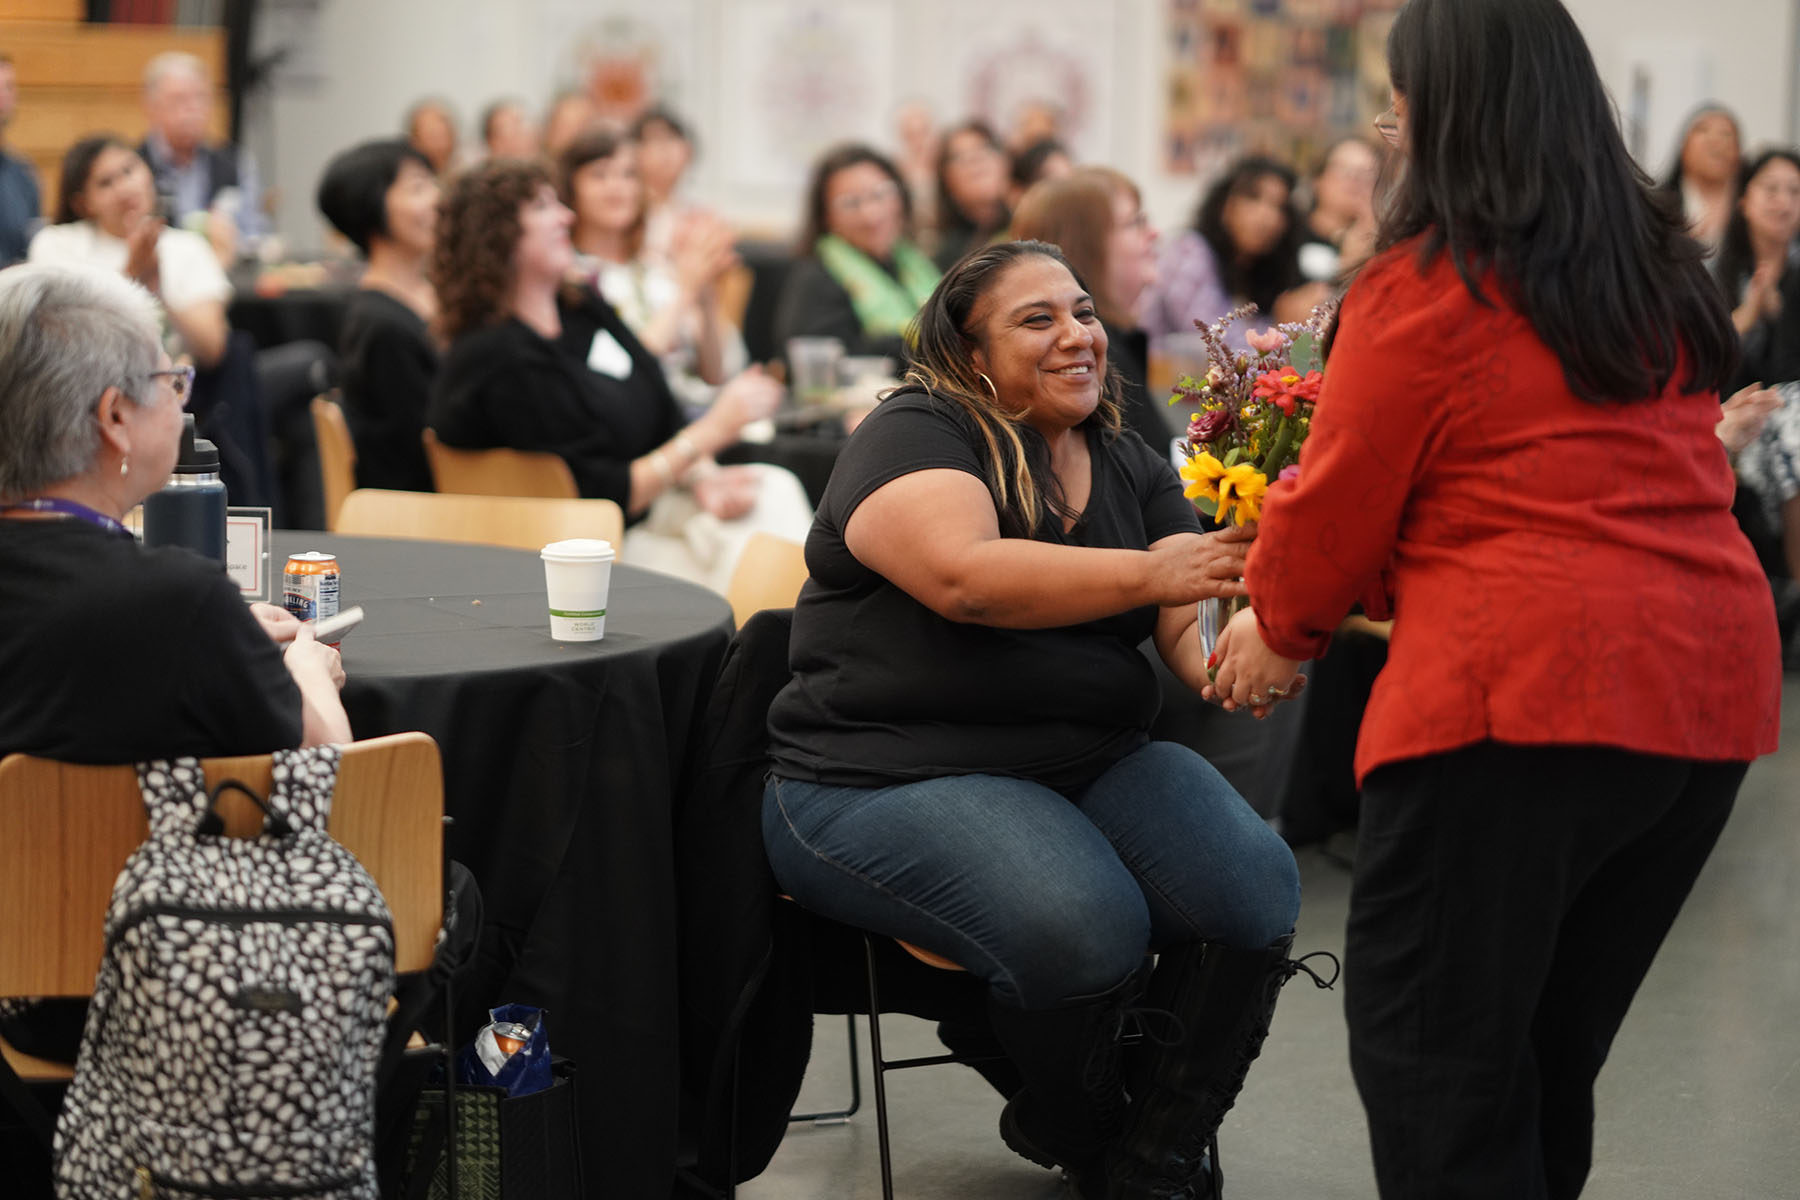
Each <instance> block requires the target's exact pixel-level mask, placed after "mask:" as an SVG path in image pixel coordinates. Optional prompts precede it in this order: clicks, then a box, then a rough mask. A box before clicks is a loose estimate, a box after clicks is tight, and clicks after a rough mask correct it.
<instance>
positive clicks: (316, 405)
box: [312, 396, 356, 529]
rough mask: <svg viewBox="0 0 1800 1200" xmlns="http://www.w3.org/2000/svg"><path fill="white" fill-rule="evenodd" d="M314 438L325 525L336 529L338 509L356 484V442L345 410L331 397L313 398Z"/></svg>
mask: <svg viewBox="0 0 1800 1200" xmlns="http://www.w3.org/2000/svg"><path fill="white" fill-rule="evenodd" d="M312 422H313V438H314V440H315V441H317V442H318V444H319V483H320V485H321V490H322V492H323V495H324V497H325V528H327V529H336V528H337V525H336V524H335V522H336V521H337V514H338V509H339V508H341V507H343V503H344V497H345V496H348V495H349V494H350V492H351V489H353V488H354V487H356V443H355V442H354V441H353V440H351V437H350V423H349V422H348V421H346V420H344V410H343V408H341V407H340V406H339V405H338V404H337V402H336V401H334V400H332V399H331V398H330V397H329V396H314V397H313V401H312Z"/></svg>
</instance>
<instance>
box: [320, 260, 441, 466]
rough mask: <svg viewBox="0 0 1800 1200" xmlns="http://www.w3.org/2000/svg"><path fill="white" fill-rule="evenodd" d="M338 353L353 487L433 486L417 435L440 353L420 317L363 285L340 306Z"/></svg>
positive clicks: (423, 446) (388, 297)
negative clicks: (352, 448)
mask: <svg viewBox="0 0 1800 1200" xmlns="http://www.w3.org/2000/svg"><path fill="white" fill-rule="evenodd" d="M338 357H339V360H340V362H341V363H342V371H343V381H344V382H343V391H344V416H345V419H346V420H348V421H349V423H350V436H351V438H352V439H353V440H354V441H355V442H356V486H357V487H370V488H398V489H400V490H401V491H409V492H429V491H431V490H432V483H431V465H430V464H429V463H427V462H426V461H425V445H424V442H423V441H422V440H421V438H420V435H421V434H423V433H424V431H425V408H426V405H427V404H428V402H429V401H430V398H431V381H432V380H433V379H434V378H436V376H437V369H438V352H437V347H436V346H435V345H434V344H433V343H432V341H431V335H430V334H429V333H427V332H426V330H425V321H424V320H423V318H421V317H420V316H419V314H418V313H416V312H414V311H413V310H412V309H410V308H408V307H407V306H406V305H405V304H403V303H401V302H400V301H399V300H396V299H395V298H394V297H392V296H390V295H388V294H387V293H386V292H379V291H375V290H373V289H370V288H364V289H362V290H360V291H358V292H357V293H356V294H355V295H353V296H352V297H351V298H350V303H349V305H348V307H346V308H345V310H344V328H343V332H342V333H341V334H339V336H338Z"/></svg>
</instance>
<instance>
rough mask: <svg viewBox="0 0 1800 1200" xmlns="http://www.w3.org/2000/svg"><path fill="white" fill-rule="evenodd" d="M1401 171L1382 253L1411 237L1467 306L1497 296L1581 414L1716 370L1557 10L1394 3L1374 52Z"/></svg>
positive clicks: (1712, 342) (1720, 360) (1729, 352)
mask: <svg viewBox="0 0 1800 1200" xmlns="http://www.w3.org/2000/svg"><path fill="white" fill-rule="evenodd" d="M1387 54H1388V73H1389V76H1390V78H1391V79H1392V81H1393V85H1394V91H1395V92H1396V93H1398V94H1400V95H1401V96H1403V97H1404V98H1405V101H1406V108H1407V137H1408V142H1409V145H1408V151H1409V155H1408V156H1409V159H1410V161H1409V163H1408V166H1407V169H1406V172H1405V174H1404V176H1403V178H1402V179H1401V180H1400V182H1399V185H1398V187H1397V189H1396V191H1395V192H1394V194H1393V198H1392V203H1391V204H1390V206H1389V208H1388V211H1387V215H1386V219H1385V220H1384V221H1383V223H1382V230H1381V236H1380V242H1379V244H1380V247H1381V248H1383V249H1386V248H1388V247H1391V246H1393V245H1394V244H1395V243H1397V242H1400V241H1403V240H1405V239H1407V238H1411V237H1414V236H1416V235H1420V234H1423V235H1424V241H1423V246H1422V248H1421V254H1420V263H1421V266H1423V265H1425V264H1428V263H1429V262H1430V261H1431V260H1433V259H1434V258H1435V257H1436V256H1437V255H1438V254H1441V253H1445V252H1448V253H1449V255H1450V258H1451V262H1452V263H1453V264H1454V265H1455V268H1456V271H1457V273H1458V274H1459V275H1461V276H1462V279H1463V282H1464V283H1465V284H1466V285H1467V286H1468V289H1469V292H1470V294H1471V295H1473V296H1474V297H1475V298H1476V299H1477V300H1478V301H1480V302H1482V303H1484V304H1491V303H1492V301H1491V300H1490V299H1489V298H1488V297H1487V296H1485V295H1484V294H1483V292H1482V290H1481V287H1480V285H1479V284H1478V282H1477V280H1479V279H1480V278H1481V276H1482V275H1483V274H1485V273H1486V272H1487V271H1488V270H1489V269H1492V270H1493V271H1494V272H1495V274H1496V276H1497V277H1498V281H1499V286H1500V287H1501V289H1502V290H1503V292H1504V299H1505V300H1506V301H1508V302H1509V303H1511V304H1512V305H1514V306H1516V307H1517V308H1518V309H1519V311H1520V312H1521V313H1522V314H1523V315H1524V317H1525V318H1526V319H1527V320H1528V321H1530V322H1531V325H1532V328H1533V329H1535V330H1536V331H1537V334H1538V336H1539V337H1540V338H1542V339H1543V340H1544V343H1545V344H1546V345H1547V346H1549V347H1550V349H1551V351H1552V352H1554V353H1555V355H1556V356H1557V358H1558V359H1560V360H1561V361H1562V365H1563V374H1564V376H1565V377H1566V378H1567V380H1568V383H1569V387H1570V388H1571V389H1572V390H1573V391H1574V392H1575V394H1576V395H1578V396H1580V397H1581V398H1582V399H1584V400H1588V401H1591V402H1595V403H1601V402H1607V401H1616V402H1625V401H1635V400H1649V399H1654V398H1655V397H1657V396H1658V395H1660V394H1661V393H1662V391H1663V389H1664V388H1666V387H1667V386H1668V383H1669V380H1670V379H1671V378H1672V377H1673V376H1674V374H1675V370H1676V365H1677V363H1678V362H1680V361H1681V359H1682V357H1683V355H1684V354H1685V355H1686V356H1687V357H1688V372H1687V377H1686V378H1685V379H1684V380H1682V383H1681V386H1682V388H1683V389H1684V390H1686V391H1690V392H1699V391H1714V390H1717V389H1718V388H1720V387H1721V386H1722V385H1723V384H1724V383H1725V382H1726V381H1727V380H1728V379H1729V378H1730V376H1731V372H1732V370H1733V369H1734V367H1735V364H1736V360H1737V352H1738V348H1737V336H1736V332H1735V330H1734V329H1733V328H1732V325H1731V317H1730V314H1729V313H1728V312H1727V311H1726V308H1725V305H1724V303H1723V302H1722V301H1721V300H1720V297H1719V292H1718V289H1717V288H1716V287H1715V286H1714V285H1713V282H1712V280H1711V279H1709V278H1708V277H1707V271H1706V267H1705V264H1704V261H1703V257H1704V252H1703V251H1702V249H1701V247H1700V245H1699V243H1697V242H1695V241H1694V240H1693V239H1692V238H1691V237H1689V236H1688V234H1687V232H1686V221H1685V220H1684V218H1683V217H1682V215H1681V211H1680V208H1679V205H1678V203H1677V201H1676V199H1675V198H1674V197H1673V196H1671V195H1669V194H1668V193H1667V192H1665V191H1660V190H1657V189H1655V188H1654V186H1653V185H1652V184H1651V181H1650V179H1649V177H1648V176H1647V175H1645V174H1644V172H1643V171H1642V170H1641V169H1639V167H1638V166H1637V164H1636V163H1634V162H1633V161H1632V159H1631V155H1630V154H1629V153H1628V152H1627V151H1626V149H1625V142H1624V140H1623V139H1622V138H1621V137H1620V136H1619V130H1618V125H1617V123H1616V119H1615V114H1614V112H1613V108H1612V104H1611V102H1610V101H1609V100H1608V99H1607V96H1606V92H1605V90H1604V89H1603V88H1602V87H1601V84H1600V76H1599V73H1598V72H1597V71H1596V70H1595V68H1594V59H1593V55H1592V54H1591V53H1589V51H1588V47H1587V43H1586V42H1585V41H1583V40H1582V37H1581V31H1580V30H1579V29H1577V28H1576V26H1575V21H1574V18H1572V17H1571V16H1570V15H1569V13H1568V11H1567V10H1566V9H1564V8H1563V6H1562V5H1561V4H1559V3H1558V2H1557V0H1409V3H1408V4H1407V5H1406V7H1405V8H1403V9H1401V10H1400V14H1399V16H1398V17H1397V18H1395V21H1394V26H1393V29H1392V31H1391V32H1390V33H1389V35H1388V44H1387Z"/></svg>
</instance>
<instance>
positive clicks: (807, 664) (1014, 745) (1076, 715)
mask: <svg viewBox="0 0 1800 1200" xmlns="http://www.w3.org/2000/svg"><path fill="white" fill-rule="evenodd" d="M1027 434H1028V436H1034V437H1035V436H1036V435H1035V434H1030V433H1029V431H1027ZM982 447H983V443H982V440H981V436H980V434H979V433H978V432H977V430H976V429H975V428H974V425H973V422H972V421H971V420H970V419H969V418H968V417H967V416H965V415H963V414H962V413H961V411H960V410H959V409H957V408H956V407H955V406H954V405H953V404H952V403H951V402H950V401H947V400H943V399H941V398H937V397H933V396H929V395H927V394H925V393H923V392H919V391H908V392H901V393H898V394H896V395H895V396H893V397H892V398H890V399H889V400H887V401H885V402H884V403H883V404H882V405H881V406H880V407H878V408H877V409H876V410H875V412H874V413H873V414H871V415H870V417H869V418H868V420H866V421H864V422H863V423H862V425H861V426H859V427H858V428H857V430H856V433H855V435H854V436H853V437H851V439H850V441H849V443H848V444H847V445H846V446H845V447H844V451H843V453H842V454H841V455H840V456H839V457H838V461H837V466H836V467H835V468H834V469H833V470H832V473H831V483H830V484H829V486H827V487H826V489H825V495H824V496H823V497H822V498H821V501H820V504H819V509H818V514H817V516H816V518H815V520H814V521H813V527H812V532H811V534H810V535H809V536H808V537H807V540H806V565H807V568H808V570H809V571H810V573H811V578H810V579H809V580H808V581H807V583H806V586H805V587H804V588H803V589H802V591H801V593H800V602H799V604H798V606H797V607H796V609H795V611H794V633H793V641H792V644H791V647H790V650H789V663H790V665H791V666H792V667H793V671H794V678H793V680H792V682H791V683H789V684H788V686H787V687H786V688H785V689H783V691H782V692H781V694H780V696H779V697H777V699H776V701H775V703H774V705H773V706H772V707H771V709H770V711H769V733H770V738H771V744H772V757H773V760H774V766H775V772H776V773H777V774H779V775H782V776H785V777H788V778H793V779H808V780H814V781H817V782H821V783H831V784H840V785H845V786H853V787H876V786H882V785H885V784H891V783H896V782H902V781H906V780H913V779H927V778H933V777H937V776H943V775H970V774H993V775H1010V776H1016V777H1020V778H1025V779H1033V780H1037V781H1039V782H1041V783H1044V784H1046V785H1047V786H1050V787H1054V788H1058V789H1061V790H1065V791H1072V790H1074V789H1077V788H1079V787H1081V786H1083V785H1084V784H1086V783H1088V782H1090V781H1091V780H1092V779H1094V778H1095V777H1097V776H1098V775H1099V774H1100V773H1101V772H1103V771H1104V770H1105V769H1106V768H1107V767H1108V766H1110V765H1111V764H1112V763H1114V762H1116V761H1117V760H1118V759H1120V758H1122V757H1124V756H1125V755H1127V754H1129V753H1131V752H1132V751H1133V750H1136V749H1137V748H1138V747H1140V746H1142V745H1143V744H1144V742H1145V741H1146V730H1148V729H1149V727H1150V722H1151V720H1152V718H1154V717H1155V715H1156V710H1157V707H1158V704H1159V699H1160V698H1159V693H1158V688H1157V681H1156V674H1155V672H1154V671H1153V670H1152V668H1151V666H1150V663H1149V661H1148V660H1147V659H1145V657H1144V656H1143V654H1142V653H1141V652H1140V651H1139V649H1138V646H1139V644H1140V643H1142V642H1143V641H1144V639H1145V638H1147V637H1149V636H1150V635H1151V633H1152V631H1153V630H1154V629H1155V626H1156V617H1157V610H1156V609H1155V608H1154V607H1150V606H1147V607H1143V608H1135V609H1132V610H1130V611H1128V612H1124V613H1120V614H1118V615H1117V616H1113V617H1109V618H1106V619H1104V620H1099V621H1090V622H1087V623H1085V624H1081V625H1070V626H1064V627H1062V628H1058V629H1032V630H1021V629H996V628H993V627H991V626H986V625H969V624H959V623H957V622H954V621H948V620H945V619H944V618H943V617H940V616H938V615H937V614H936V613H934V612H932V611H931V610H930V609H928V608H926V607H925V606H924V605H923V604H920V603H919V602H918V601H917V600H914V599H913V598H912V597H911V596H909V595H907V594H906V593H905V592H903V591H901V590H900V589H899V588H897V587H895V586H894V585H893V584H891V583H889V582H888V581H887V580H886V579H884V578H883V577H882V576H880V575H878V574H876V573H875V572H874V571H871V570H870V569H869V568H867V567H865V566H863V565H862V563H860V562H859V561H857V559H856V558H855V556H854V555H852V554H851V553H850V551H849V548H848V547H847V546H846V545H845V544H844V526H845V525H846V524H847V523H848V521H849V519H850V516H851V514H852V513H854V512H855V511H856V507H857V505H859V504H861V503H862V502H863V500H864V499H866V498H867V497H868V496H869V494H870V493H872V492H874V491H875V490H876V489H877V488H879V487H881V486H882V485H883V484H886V483H889V482H891V481H893V480H895V479H898V478H899V477H900V476H902V475H907V474H910V473H912V472H914V471H924V470H930V469H934V468H949V469H952V470H959V471H966V472H968V473H969V474H971V475H974V476H976V477H977V478H980V479H982V480H983V481H984V482H985V480H986V471H985V468H984V466H983V449H982ZM1088 448H1089V452H1090V456H1091V459H1092V463H1093V483H1092V489H1091V494H1090V496H1089V499H1088V504H1087V508H1086V509H1085V510H1084V511H1083V512H1082V514H1081V518H1080V520H1079V521H1077V522H1076V525H1075V527H1074V529H1072V530H1070V531H1068V532H1064V531H1063V529H1062V527H1061V523H1060V522H1059V521H1054V520H1052V521H1050V522H1048V523H1047V524H1046V525H1045V526H1044V527H1043V528H1040V530H1039V532H1038V533H1037V534H1036V535H1035V536H1036V538H1037V540H1039V541H1045V542H1052V543H1057V544H1063V545H1071V546H1091V547H1109V548H1124V549H1134V550H1142V549H1144V548H1146V547H1148V546H1149V545H1150V544H1151V543H1153V542H1155V541H1158V540H1159V539H1161V538H1164V537H1167V536H1169V535H1170V534H1174V533H1197V532H1199V529H1200V525H1199V522H1198V521H1197V520H1196V518H1195V516H1194V509H1193V506H1192V505H1191V504H1189V503H1188V502H1187V500H1186V499H1184V498H1183V497H1182V494H1181V486H1180V481H1179V480H1178V479H1177V478H1176V476H1175V473H1174V472H1173V471H1172V470H1171V469H1170V468H1169V466H1168V464H1167V463H1166V462H1165V461H1164V460H1163V459H1162V458H1161V456H1159V455H1158V454H1157V453H1155V452H1154V451H1152V450H1151V449H1150V448H1149V447H1147V446H1145V445H1144V443H1143V442H1142V441H1141V440H1140V439H1139V438H1138V437H1137V436H1136V435H1134V434H1132V433H1130V432H1126V433H1124V434H1122V435H1121V436H1120V437H1119V438H1117V439H1116V440H1114V439H1111V438H1108V437H1105V436H1104V435H1102V434H1101V433H1100V432H1099V431H1098V430H1097V429H1090V430H1089V431H1088ZM1043 586H1044V587H1046V588H1053V587H1055V586H1056V581H1055V580H1054V579H1045V580H1044V581H1043Z"/></svg>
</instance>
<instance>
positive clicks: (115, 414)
mask: <svg viewBox="0 0 1800 1200" xmlns="http://www.w3.org/2000/svg"><path fill="white" fill-rule="evenodd" d="M0 379H4V380H5V381H6V386H5V387H4V388H0V679H3V680H5V681H6V686H5V687H3V688H0V757H3V756H5V755H8V754H13V753H21V754H36V755H41V756H43V757H47V758H57V759H62V760H64V761H67V762H81V763H132V762H142V761H146V760H148V759H153V758H170V757H175V756H179V755H196V756H204V755H233V754H261V753H266V752H268V751H271V750H278V749H282V748H289V747H296V746H310V745H316V744H318V743H322V742H344V741H349V740H350V736H351V735H350V722H349V720H348V718H346V717H345V715H344V708H343V705H342V704H341V703H340V702H339V700H338V688H339V687H340V686H341V685H342V683H343V679H344V676H343V670H342V668H341V666H340V665H339V661H338V652H337V651H336V650H334V649H333V648H331V647H330V646H326V645H323V644H321V643H318V642H315V641H314V640H313V638H312V634H311V632H310V631H309V630H308V629H307V628H306V627H305V626H303V625H301V624H300V623H299V622H298V621H296V620H294V618H293V617H291V616H289V615H288V614H287V613H286V612H284V611H282V610H281V609H279V608H275V607H272V606H270V605H266V604H264V605H255V606H247V605H245V603H244V601H243V599H242V597H241V596H240V595H239V593H238V590H237V587H236V586H235V585H234V584H233V583H232V582H231V580H230V579H229V578H228V577H227V576H226V575H225V572H224V570H223V569H222V568H221V567H220V566H219V564H218V563H216V562H213V561H212V560H210V559H205V558H201V557H199V556H198V555H195V554H191V553H189V552H188V551H186V550H183V549H177V548H173V547H164V548H160V549H145V548H144V547H143V546H141V545H139V544H138V542H137V541H136V540H135V539H134V538H133V537H132V536H131V533H130V532H129V531H128V530H127V529H126V528H125V527H124V525H123V524H121V522H122V520H123V519H124V517H125V514H127V513H128V512H130V511H131V510H132V509H133V508H135V507H136V506H137V505H138V504H139V503H141V502H142V501H143V499H144V497H146V496H148V495H149V494H150V493H152V492H155V491H157V490H158V489H159V488H161V487H162V485H163V484H164V483H165V482H167V481H168V478H169V472H170V471H171V469H172V468H173V467H174V466H175V458H176V454H177V451H178V449H179V445H180V440H181V428H182V407H183V404H184V403H185V401H186V399H187V395H188V389H189V387H190V386H191V385H192V382H193V374H192V368H187V367H171V366H170V365H169V358H168V356H167V355H166V354H164V353H163V351H162V343H161V335H160V328H159V320H158V316H157V310H156V302H155V301H154V300H152V299H151V298H150V296H149V294H148V293H146V292H145V291H144V290H143V289H142V288H140V287H138V286H137V285H135V284H132V283H129V282H127V281H126V280H125V279H124V278H122V277H121V276H119V275H117V274H114V273H112V272H107V271H100V270H97V269H94V268H78V267H54V266H22V267H13V268H11V269H9V270H6V271H0ZM253 609H254V611H253ZM283 642H285V643H286V649H285V651H284V650H283V649H282V647H281V645H280V643H283ZM54 1007H55V1008H62V1007H64V1006H60V1005H58V1006H54ZM68 1007H70V1008H72V1009H75V1010H79V1009H82V1008H84V1007H85V1006H84V1005H73V1006H68ZM33 1016H34V1018H35V1019H34V1020H33V1021H31V1022H29V1023H26V1024H23V1025H16V1024H14V1023H12V1022H11V1021H8V1022H7V1023H6V1036H7V1039H8V1040H9V1041H11V1042H13V1043H14V1045H16V1046H18V1047H19V1048H20V1049H22V1050H27V1051H28V1052H30V1053H35V1054H40V1055H44V1056H46V1057H57V1058H67V1059H70V1060H72V1058H73V1053H74V1042H75V1040H76V1038H77V1037H78V1035H79V1031H80V1019H79V1011H75V1012H74V1013H73V1014H72V1015H66V1014H65V1019H62V1020H58V1019H57V1017H56V1015H55V1012H54V1008H53V1010H52V1011H51V1012H43V1011H39V1012H36V1013H34V1014H33ZM46 1017H49V1018H50V1020H49V1021H48V1022H46V1020H45V1018H46ZM59 1027H61V1028H59ZM3 1158H4V1155H0V1159H3Z"/></svg>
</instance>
